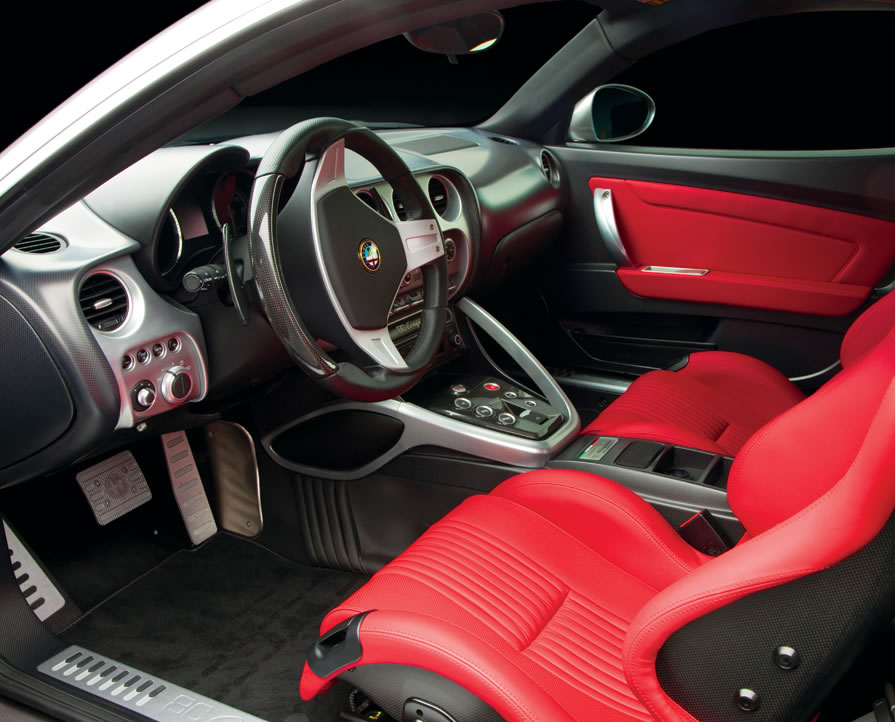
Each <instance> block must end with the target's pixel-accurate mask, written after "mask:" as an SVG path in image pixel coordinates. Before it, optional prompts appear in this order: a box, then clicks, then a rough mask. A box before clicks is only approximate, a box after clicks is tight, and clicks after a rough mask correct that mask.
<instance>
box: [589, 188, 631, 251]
mask: <svg viewBox="0 0 895 722" xmlns="http://www.w3.org/2000/svg"><path fill="white" fill-rule="evenodd" d="M594 215H595V216H596V217H597V228H598V229H599V231H600V236H601V237H602V238H603V243H604V244H605V245H606V249H607V250H608V251H609V255H610V256H612V260H613V261H615V263H616V265H618V266H633V265H634V263H633V262H632V261H631V257H630V256H629V255H628V251H627V250H626V249H625V244H624V242H623V241H622V238H621V236H620V235H619V232H618V224H617V223H616V222H615V209H614V208H613V205H612V191H611V190H609V189H608V188H594Z"/></svg>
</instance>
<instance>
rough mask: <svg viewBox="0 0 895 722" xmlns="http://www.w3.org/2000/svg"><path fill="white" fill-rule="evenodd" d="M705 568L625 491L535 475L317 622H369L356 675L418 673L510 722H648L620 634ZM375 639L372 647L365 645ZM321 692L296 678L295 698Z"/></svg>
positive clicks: (317, 683)
mask: <svg viewBox="0 0 895 722" xmlns="http://www.w3.org/2000/svg"><path fill="white" fill-rule="evenodd" d="M614 538H623V539H625V540H626V543H625V544H623V545H617V544H613V543H612V540H613V539H614ZM708 558H709V557H706V556H705V555H703V554H701V553H699V552H697V551H696V550H694V549H693V548H691V547H690V546H689V545H688V544H686V543H685V542H684V541H683V540H682V539H681V538H680V537H679V536H678V535H677V534H676V533H675V532H674V530H673V529H672V528H671V527H670V526H669V525H668V523H667V522H666V521H665V520H664V519H663V518H662V517H661V516H660V515H659V514H658V512H656V511H655V509H653V508H652V507H651V506H649V505H648V504H647V503H646V502H644V501H643V500H642V499H641V498H640V497H638V496H637V495H636V494H634V493H633V492H631V491H629V490H628V489H625V488H623V487H621V486H619V485H617V484H615V483H614V482H611V481H608V480H606V479H603V478H601V477H597V476H593V475H591V474H586V473H582V472H573V471H563V472H558V471H534V472H530V473H527V474H523V475H521V476H518V477H514V478H513V479H511V480H508V481H507V482H504V483H503V484H501V485H500V486H499V487H498V488H497V489H496V490H495V491H494V492H493V493H492V494H491V495H489V496H487V497H485V496H476V497H473V498H471V499H468V500H467V501H465V502H464V503H463V504H461V505H460V506H459V507H458V508H457V509H455V510H454V511H453V512H451V513H450V514H448V516H447V517H445V518H444V519H443V520H442V521H440V522H438V523H437V524H436V525H434V526H433V527H432V528H431V529H430V530H429V531H428V532H426V533H425V534H424V535H423V536H422V537H421V538H420V539H419V540H418V541H417V542H415V543H414V544H413V545H412V546H411V547H410V548H409V549H408V550H407V551H405V552H404V553H403V554H402V555H401V556H400V557H398V558H397V559H396V560H395V561H394V562H392V563H391V564H389V565H387V566H386V567H384V568H383V569H382V570H381V571H380V572H378V573H377V574H376V575H374V577H373V578H372V579H371V580H370V582H369V583H368V584H367V585H366V586H364V587H362V588H361V589H360V590H359V591H358V592H357V593H356V594H354V595H353V596H352V597H350V598H349V599H348V600H347V601H346V602H344V603H343V604H342V605H340V606H339V607H338V608H337V609H336V610H334V611H333V612H331V613H330V614H329V615H327V617H326V618H325V619H324V621H323V623H322V625H321V632H324V631H326V630H328V629H330V628H331V627H333V626H335V625H336V624H338V623H339V622H341V621H343V620H344V619H347V618H348V617H351V616H353V615H355V614H357V613H359V612H362V611H367V610H369V609H375V610H378V611H375V612H373V613H371V614H369V615H368V616H367V617H366V618H365V619H364V621H363V624H362V627H361V631H362V635H363V638H362V641H363V642H364V643H365V646H364V655H363V657H362V658H361V661H360V664H370V663H375V661H379V662H383V663H385V662H388V663H405V664H414V665H417V666H424V667H426V668H427V669H431V670H432V671H437V672H439V673H441V674H442V675H445V676H447V677H448V678H449V679H451V680H452V681H454V682H457V683H458V684H461V685H462V686H464V687H466V688H467V689H469V690H471V691H473V692H474V693H475V694H477V695H478V696H479V697H481V698H482V699H483V700H484V701H486V702H487V703H488V704H490V705H491V706H492V707H493V708H494V709H495V710H496V711H497V712H498V713H499V714H501V715H502V716H504V717H505V718H506V719H510V720H517V719H520V720H522V719H524V720H548V719H549V720H557V721H559V720H582V719H600V720H607V722H611V720H647V719H649V715H648V714H647V712H646V711H645V709H644V708H643V706H642V705H641V703H640V702H639V701H638V700H637V698H636V697H635V696H634V695H633V694H631V692H630V690H629V689H628V684H627V682H626V681H625V678H624V673H623V671H622V657H621V649H622V644H623V642H624V638H625V634H626V631H627V628H628V625H629V624H630V621H631V620H632V619H633V618H634V615H635V614H636V612H637V611H638V610H639V609H640V608H641V607H642V606H643V604H644V603H645V602H646V601H647V600H648V599H650V598H651V597H652V596H653V595H654V594H655V593H656V591H657V590H658V589H661V588H663V587H665V586H667V585H668V584H670V583H672V582H673V581H675V580H677V579H680V578H681V577H683V576H684V575H686V574H687V573H688V572H689V571H691V570H693V569H694V568H696V567H698V566H699V565H701V564H702V563H704V562H705V560H706V559H708ZM372 630H376V632H375V634H377V635H381V636H377V637H376V642H375V644H369V645H368V644H366V641H367V640H368V639H369V638H370V637H369V636H368V634H369V633H370V632H371V631H372ZM412 630H416V631H412ZM406 635H412V636H411V637H408V636H406ZM436 643H437V644H438V645H439V646H438V648H435V647H433V646H432V645H434V644H436ZM382 645H386V646H382ZM445 656H448V657H450V658H451V660H450V662H447V663H446V661H445V660H444V659H443V657H445ZM423 659H428V660H429V662H428V664H431V665H432V666H428V664H426V663H423V662H422V660H423ZM512 680H516V682H515V683H513V682H512ZM322 684H323V681H322V680H318V679H317V678H316V677H315V676H314V675H313V674H312V673H311V672H310V670H309V669H308V668H307V667H306V668H305V670H304V673H303V676H302V686H301V691H302V696H304V697H305V698H308V697H311V696H313V695H314V694H316V692H317V691H318V690H319V689H320V687H321V685H322ZM515 685H518V686H515ZM520 688H523V689H524V690H525V691H524V692H521V691H520ZM507 690H508V691H507Z"/></svg>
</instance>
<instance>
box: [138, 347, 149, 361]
mask: <svg viewBox="0 0 895 722" xmlns="http://www.w3.org/2000/svg"><path fill="white" fill-rule="evenodd" d="M137 361H139V362H140V363H141V364H146V363H149V351H147V350H146V349H145V348H141V349H140V350H139V351H137Z"/></svg>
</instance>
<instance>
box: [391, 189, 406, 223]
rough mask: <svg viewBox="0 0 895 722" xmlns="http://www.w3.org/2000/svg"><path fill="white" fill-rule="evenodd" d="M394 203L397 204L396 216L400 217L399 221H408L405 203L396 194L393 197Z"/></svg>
mask: <svg viewBox="0 0 895 722" xmlns="http://www.w3.org/2000/svg"><path fill="white" fill-rule="evenodd" d="M392 202H393V203H394V204H395V215H396V216H398V220H401V221H406V220H407V208H405V207H404V201H402V200H401V198H400V197H399V196H398V194H397V193H395V194H394V195H393V196H392Z"/></svg>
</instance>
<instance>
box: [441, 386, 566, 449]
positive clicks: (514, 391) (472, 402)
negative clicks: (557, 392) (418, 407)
mask: <svg viewBox="0 0 895 722" xmlns="http://www.w3.org/2000/svg"><path fill="white" fill-rule="evenodd" d="M455 389H462V395H460V396H458V392H457V391H456V390H455ZM426 406H427V408H428V409H429V410H431V411H434V412H436V413H438V414H443V415H444V416H450V417H451V418H454V419H460V420H461V421H465V422H467V423H470V424H475V425H476V426H483V427H485V428H489V429H494V430H496V431H500V432H503V433H506V434H513V435H514V436H522V437H524V438H526V439H543V438H545V437H547V436H548V435H549V434H550V432H552V431H553V430H554V429H555V428H557V427H558V426H559V425H560V424H562V415H561V414H560V413H559V411H557V410H556V409H555V408H553V407H552V406H550V404H548V403H547V402H546V401H545V400H544V399H542V398H541V397H539V396H535V395H534V394H532V393H529V392H528V391H526V390H525V389H522V388H520V387H518V386H516V385H514V384H512V383H510V382H508V381H506V380H504V379H497V378H490V377H475V378H466V377H464V378H462V379H459V380H457V381H455V382H454V383H447V384H445V385H444V388H443V389H442V390H441V391H438V392H436V394H435V395H434V397H433V398H432V399H431V401H430V403H429V404H427V405H426Z"/></svg>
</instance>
